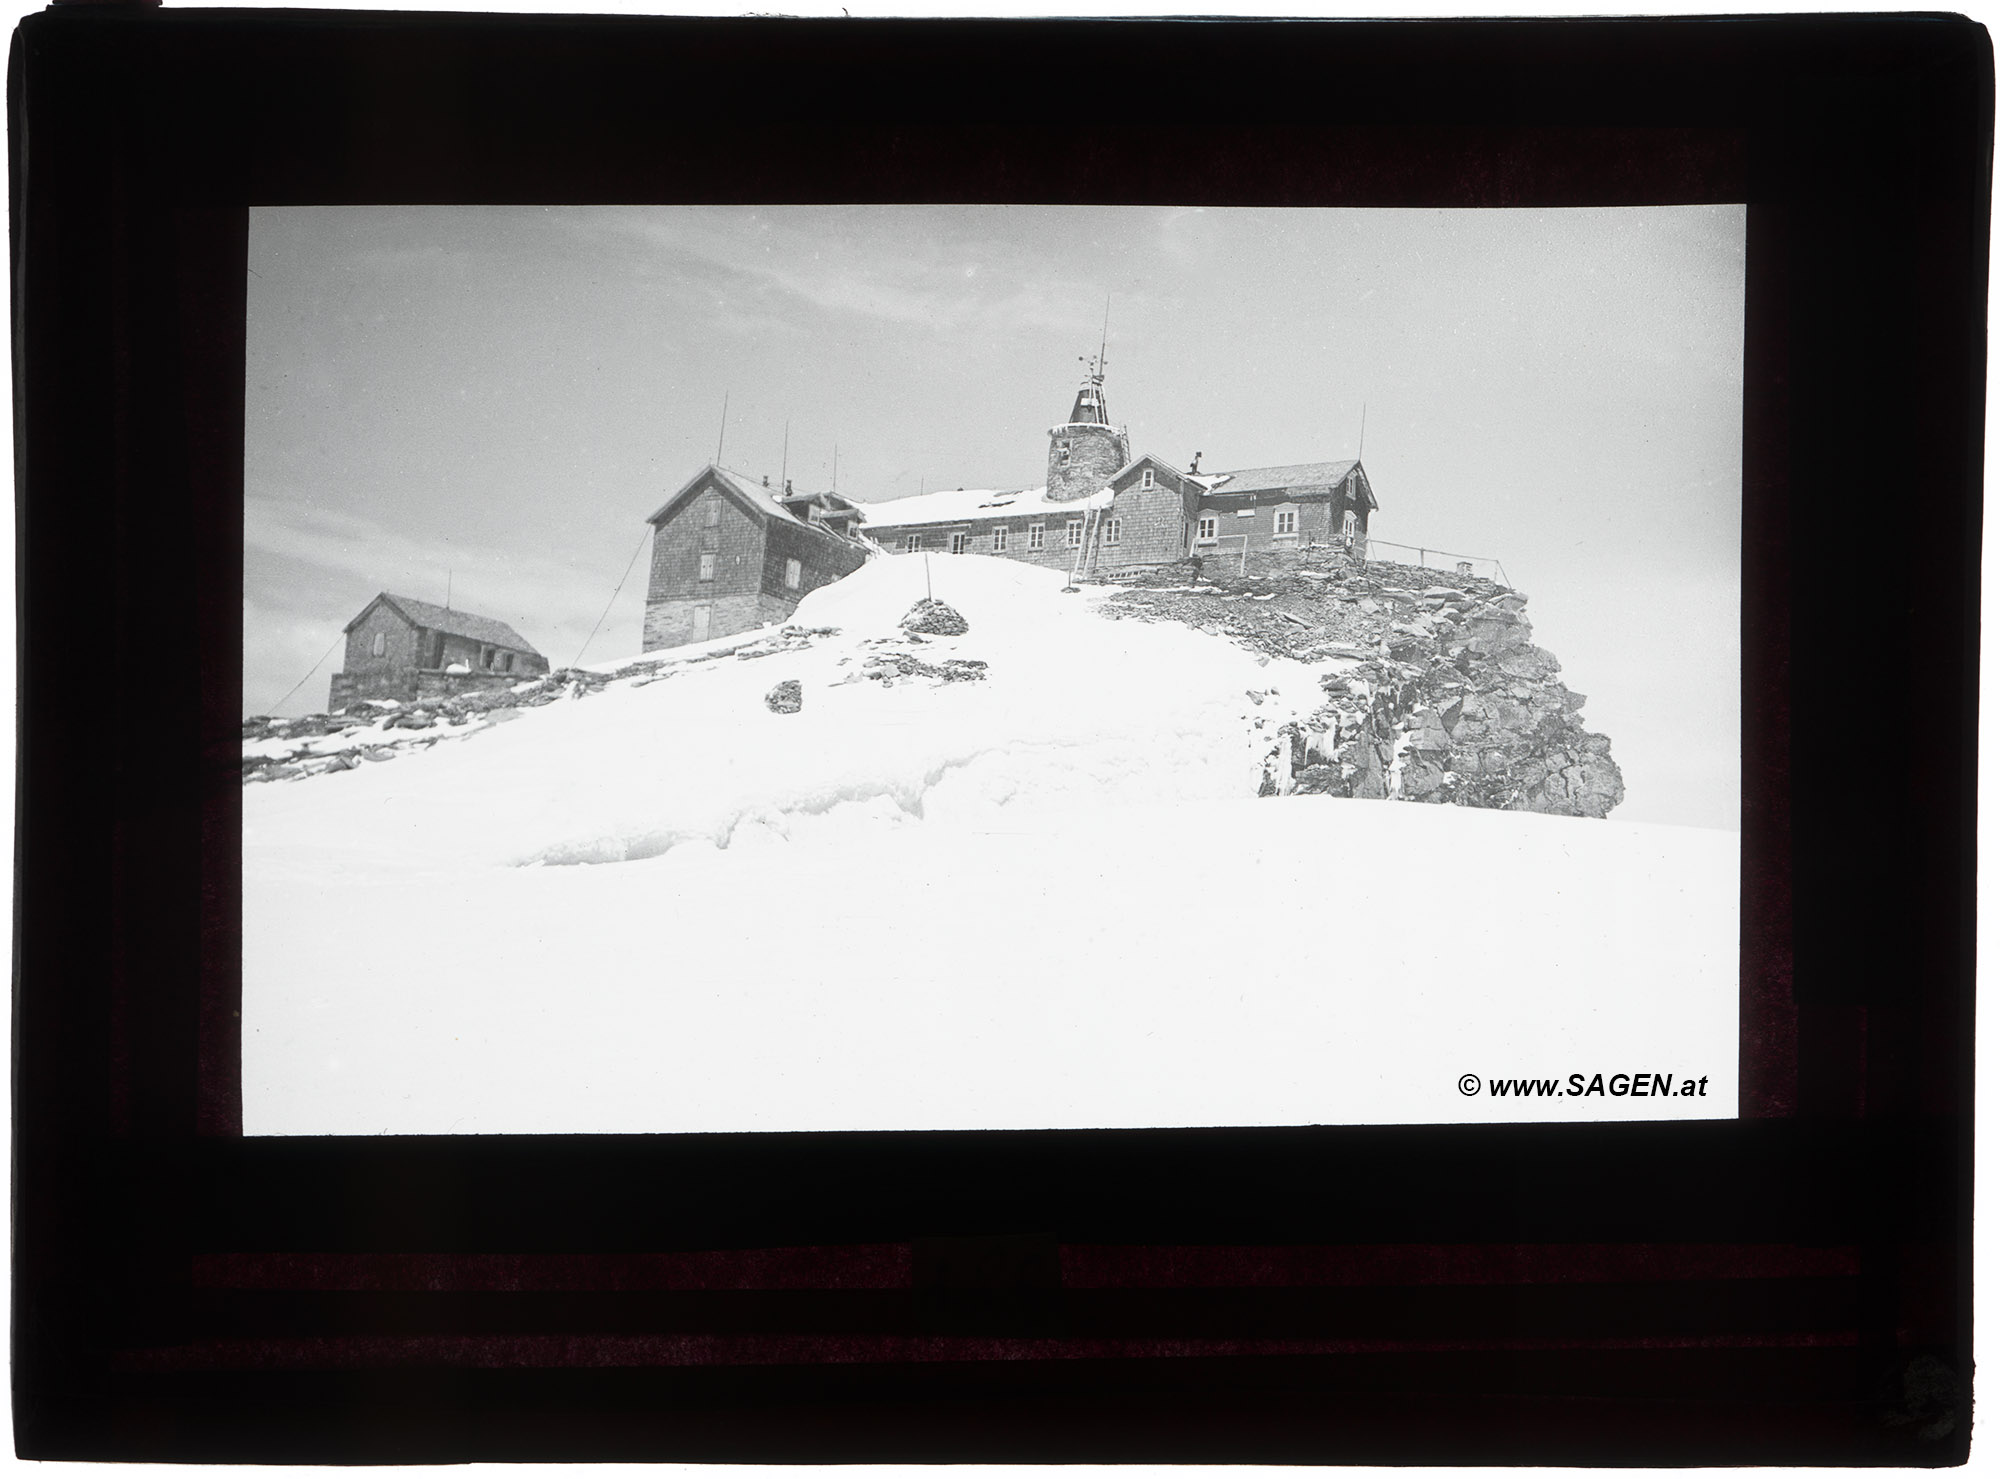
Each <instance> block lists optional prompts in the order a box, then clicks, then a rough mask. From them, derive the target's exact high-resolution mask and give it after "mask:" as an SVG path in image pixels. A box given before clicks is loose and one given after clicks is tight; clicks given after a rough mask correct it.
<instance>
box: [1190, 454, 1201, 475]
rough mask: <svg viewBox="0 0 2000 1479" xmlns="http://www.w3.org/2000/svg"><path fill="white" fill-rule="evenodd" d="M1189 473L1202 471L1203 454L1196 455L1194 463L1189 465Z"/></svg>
mask: <svg viewBox="0 0 2000 1479" xmlns="http://www.w3.org/2000/svg"><path fill="white" fill-rule="evenodd" d="M1188 471H1189V472H1200V471H1201V453H1199V452H1197V453H1195V454H1194V461H1192V462H1190V463H1189V464H1188Z"/></svg>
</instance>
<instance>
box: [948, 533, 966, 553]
mask: <svg viewBox="0 0 2000 1479" xmlns="http://www.w3.org/2000/svg"><path fill="white" fill-rule="evenodd" d="M965 540H966V536H965V535H963V534H954V535H952V536H951V552H952V553H953V554H955V555H962V554H964V553H965Z"/></svg>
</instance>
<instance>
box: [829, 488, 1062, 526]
mask: <svg viewBox="0 0 2000 1479" xmlns="http://www.w3.org/2000/svg"><path fill="white" fill-rule="evenodd" d="M859 507H860V509H861V512H862V515H863V517H864V518H865V519H866V520H867V523H868V527H869V528H871V529H904V528H908V527H910V526H912V525H915V524H964V523H969V522H971V521H972V520H974V519H1004V518H1007V517H1009V516H1011V515H1014V514H1047V513H1051V512H1061V511H1063V510H1065V509H1068V510H1074V511H1076V512H1079V513H1080V512H1082V510H1083V501H1082V500H1081V499H1069V500H1068V501H1061V500H1057V499H1052V498H1050V497H1049V490H1048V489H1047V488H953V489H948V490H946V491H944V492H940V493H919V494H917V495H916V496H915V497H913V498H896V499H891V500H890V501H889V502H887V503H864V504H860V505H859Z"/></svg>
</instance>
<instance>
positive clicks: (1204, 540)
mask: <svg viewBox="0 0 2000 1479" xmlns="http://www.w3.org/2000/svg"><path fill="white" fill-rule="evenodd" d="M1240 512H1241V513H1242V514H1244V515H1248V514H1250V513H1251V512H1252V510H1250V509H1243V510H1241V511H1240ZM1220 525H1221V521H1220V519H1219V518H1218V516H1217V515H1215V514H1203V515H1202V516H1201V518H1200V519H1198V520H1197V521H1196V523H1195V535H1194V537H1195V539H1196V541H1197V542H1199V543H1201V544H1213V543H1214V542H1215V539H1216V537H1217V535H1218V534H1219V533H1220V532H1221V531H1220ZM1358 530H1359V524H1358V521H1357V520H1356V519H1355V517H1354V510H1353V509H1351V508H1350V509H1349V510H1347V512H1346V513H1345V514H1344V515H1342V516H1341V520H1340V537H1341V538H1342V539H1345V540H1347V541H1348V542H1349V543H1352V542H1353V540H1354V537H1355V535H1356V533H1357V532H1358ZM1298 532H1299V511H1298V510H1297V509H1295V508H1280V509H1274V510H1272V513H1271V533H1272V534H1273V535H1275V536H1277V537H1279V538H1283V537H1284V536H1286V535H1290V534H1297V533H1298Z"/></svg>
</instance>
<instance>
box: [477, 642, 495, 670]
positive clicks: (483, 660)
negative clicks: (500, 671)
mask: <svg viewBox="0 0 2000 1479" xmlns="http://www.w3.org/2000/svg"><path fill="white" fill-rule="evenodd" d="M479 665H480V666H481V667H482V668H485V669H486V670H487V671H489V672H490V671H492V668H493V649H492V648H491V647H482V648H480V649H479Z"/></svg>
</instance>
